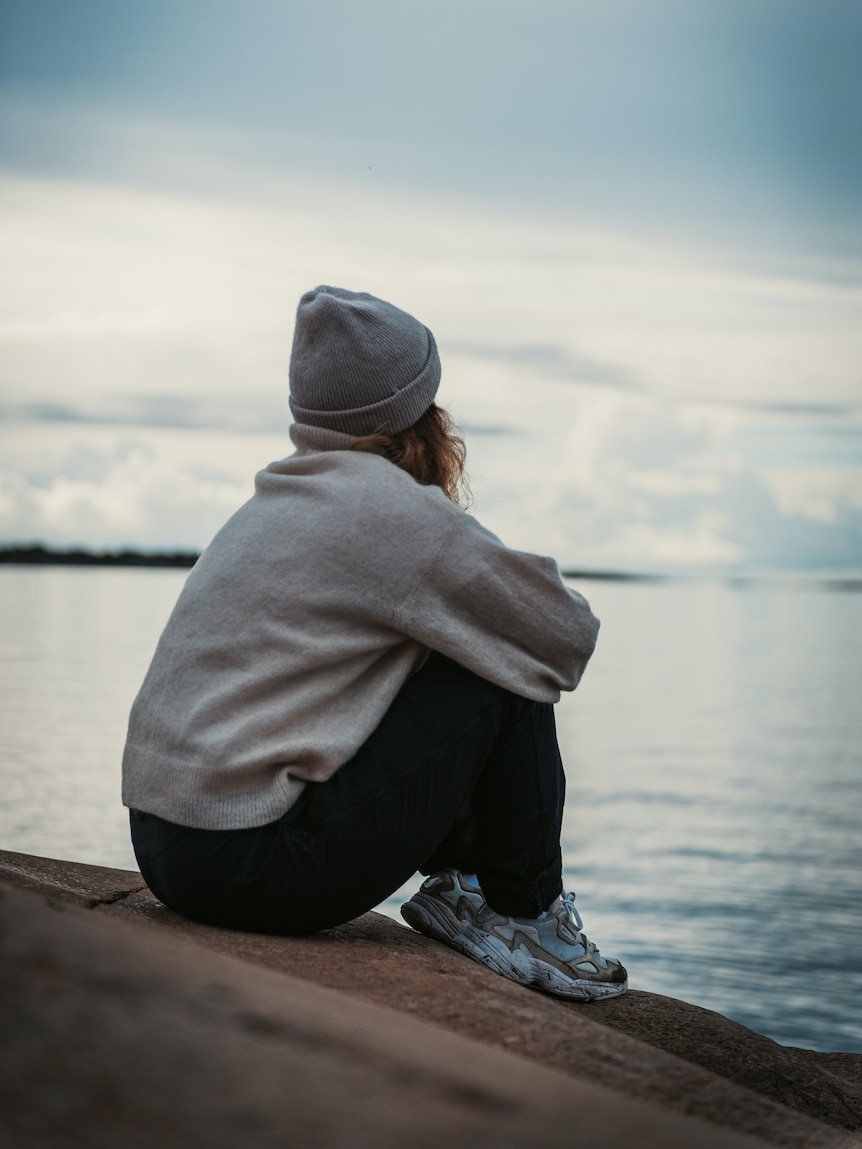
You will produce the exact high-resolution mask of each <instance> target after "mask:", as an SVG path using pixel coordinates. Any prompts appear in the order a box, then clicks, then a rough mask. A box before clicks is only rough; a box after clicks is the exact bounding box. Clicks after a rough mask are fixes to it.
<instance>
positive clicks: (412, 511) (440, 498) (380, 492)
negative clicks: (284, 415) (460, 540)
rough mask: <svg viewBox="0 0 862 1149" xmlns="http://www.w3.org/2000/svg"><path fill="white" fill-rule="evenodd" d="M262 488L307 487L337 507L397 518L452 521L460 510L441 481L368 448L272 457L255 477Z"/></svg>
mask: <svg viewBox="0 0 862 1149" xmlns="http://www.w3.org/2000/svg"><path fill="white" fill-rule="evenodd" d="M255 485H256V488H257V491H258V493H260V494H276V495H277V494H283V495H285V496H286V495H288V494H289V493H294V492H297V491H298V490H299V489H300V488H302V487H306V486H307V487H308V488H309V493H310V491H311V489H312V488H313V489H314V490H316V491H317V493H318V494H319V495H320V496H321V497H322V498H323V499H324V500H325V501H327V502H330V503H332V504H335V505H337V506H338V507H339V508H340V513H342V514H351V513H356V514H357V515H361V516H362V517H363V518H366V517H368V516H369V515H376V516H378V517H379V516H385V517H386V518H388V519H389V521H390V522H391V523H397V522H398V521H413V522H415V521H417V520H434V521H437V520H446V521H450V522H451V521H453V520H454V519H456V518H457V517H458V516H462V515H463V514H464V512H463V511H462V510H461V508H460V507H458V506H457V505H456V504H455V503H453V502H452V501H451V500H450V499H448V498H447V497H446V495H444V494H443V492H442V490H441V489H440V488H439V487H435V486H424V485H422V484H421V483H417V481H416V480H415V479H414V478H413V476H412V475H410V474H408V472H407V471H404V470H402V469H401V468H400V467H398V466H396V464H395V463H392V462H390V461H389V460H388V459H384V458H383V457H382V456H380V455H375V454H373V453H372V452H369V451H348V450H344V451H319V452H313V453H299V452H298V453H297V454H295V455H290V456H288V457H287V458H286V459H280V460H277V461H276V462H274V463H270V464H269V465H268V466H267V467H265V468H264V469H263V470H262V471H260V472H259V473H258V475H257V477H256V481H255Z"/></svg>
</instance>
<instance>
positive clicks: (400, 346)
mask: <svg viewBox="0 0 862 1149" xmlns="http://www.w3.org/2000/svg"><path fill="white" fill-rule="evenodd" d="M439 384H440V357H439V355H438V354H437V344H436V343H435V342H434V336H433V335H432V334H431V332H430V331H429V330H428V328H427V327H424V326H423V325H422V324H421V323H420V322H419V321H418V319H414V318H413V316H412V315H408V314H407V312H406V311H401V310H400V309H399V308H397V307H393V306H392V304H391V303H386V302H384V300H382V299H377V298H376V297H375V296H373V295H368V294H367V293H366V292H364V291H345V290H344V288H341V287H315V288H314V289H313V290H312V291H307V292H306V293H305V295H303V297H302V299H300V301H299V307H298V308H297V310H296V329H295V331H294V335H293V352H292V354H291V357H290V409H291V411H292V412H293V417H294V419H296V421H297V423H305V424H307V425H310V426H312V427H324V428H326V429H327V430H330V431H341V432H343V433H344V434H346V435H369V434H371V433H372V432H373V431H376V430H378V429H379V428H380V427H381V426H385V428H386V430H387V432H388V433H389V434H390V435H395V434H397V433H398V432H399V431H403V430H405V428H407V427H410V426H412V425H413V423H415V422H416V420H417V419H418V418H419V417H420V416H421V415H424V414H425V412H426V411H427V410H428V408H429V407H430V406H431V404H432V403H433V402H434V396H435V395H436V394H437V388H438V386H439Z"/></svg>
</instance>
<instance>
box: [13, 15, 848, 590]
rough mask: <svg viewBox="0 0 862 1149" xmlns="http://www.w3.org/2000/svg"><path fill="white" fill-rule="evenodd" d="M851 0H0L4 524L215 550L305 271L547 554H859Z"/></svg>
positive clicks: (274, 392)
mask: <svg viewBox="0 0 862 1149" xmlns="http://www.w3.org/2000/svg"><path fill="white" fill-rule="evenodd" d="M860 49H862V7H860V5H858V4H857V3H855V0H819V2H807V0H806V2H800V0H744V2H743V0H699V2H698V3H697V4H692V3H690V0H604V2H603V3H601V4H596V3H586V2H582V0H531V2H530V3H527V2H526V0H521V2H519V3H514V2H509V0H494V2H493V3H492V2H491V0H460V2H458V3H455V2H449V0H427V2H426V3H422V4H419V3H414V2H413V0H400V2H397V3H396V2H389V0H369V2H364V0H352V2H348V0H319V2H317V3H315V4H313V5H309V4H300V3H298V2H294V0H280V2H276V0H146V2H143V0H129V2H128V3H123V4H117V3H116V2H115V0H0V203H2V218H0V544H3V543H6V544H8V543H18V542H45V543H49V544H52V545H55V546H71V545H84V546H90V547H99V548H101V547H109V548H115V547H121V546H134V547H139V548H143V549H163V548H169V549H174V548H183V549H196V548H199V547H202V546H205V545H206V543H207V541H208V540H209V538H210V537H211V536H212V534H213V533H214V532H215V530H217V529H218V527H219V526H220V525H221V523H222V522H223V521H224V519H225V518H226V517H227V516H228V515H229V514H230V513H231V512H232V511H233V510H234V509H236V507H237V506H239V505H240V504H241V503H242V502H243V501H244V500H245V499H246V498H247V497H248V496H249V495H250V493H251V490H252V483H253V476H254V473H255V471H257V470H258V469H260V468H261V467H262V466H265V465H266V463H267V462H269V461H270V460H272V459H276V458H280V457H283V456H284V455H286V454H288V453H289V452H290V450H291V446H290V442H289V438H288V435H287V428H288V426H289V422H290V418H289V414H288V409H287V364H288V359H289V352H290V343H291V338H292V328H293V315H294V311H295V307H296V302H297V300H298V298H299V296H300V295H301V294H302V292H303V291H305V290H307V289H308V288H309V287H311V286H313V285H314V284H317V283H334V284H336V285H339V286H344V287H350V288H353V289H354V290H367V291H371V292H373V293H374V294H377V295H380V296H382V297H383V298H386V299H389V300H391V301H392V302H394V303H396V304H397V305H398V306H400V307H403V308H405V309H407V310H409V311H411V312H413V313H414V314H415V315H417V316H418V317H419V318H420V319H421V320H422V321H423V322H424V323H426V324H427V325H428V326H429V327H431V329H432V330H433V331H434V333H435V335H436V337H437V342H438V345H439V347H440V353H441V359H442V362H443V382H442V385H441V392H440V399H441V401H442V402H443V403H444V404H445V405H447V406H448V407H449V408H450V409H451V410H452V413H453V414H454V416H455V418H456V420H457V421H458V422H459V423H460V425H461V426H462V427H463V429H464V431H465V435H466V438H467V443H468V453H469V454H468V461H469V468H470V473H471V478H472V486H473V490H474V495H475V501H474V504H473V507H472V512H473V513H475V514H477V515H478V516H479V517H480V518H481V519H482V521H483V522H485V523H486V524H487V525H488V526H489V527H491V529H493V530H494V531H496V532H497V533H498V534H500V535H501V536H502V537H503V538H504V540H505V541H506V542H508V543H509V544H510V545H512V546H517V547H522V548H524V549H528V550H531V551H537V552H540V553H545V554H553V555H554V556H555V557H557V559H558V560H559V561H560V563H561V565H563V566H564V567H576V568H578V569H600V570H601V569H612V570H623V571H632V572H637V571H668V572H691V573H715V572H719V573H743V574H749V573H798V572H808V573H831V572H845V573H846V572H848V571H853V572H855V573H860V572H862V368H860V364H862V148H860V147H859V140H860V139H862V78H860V69H859V68H858V59H859V53H860Z"/></svg>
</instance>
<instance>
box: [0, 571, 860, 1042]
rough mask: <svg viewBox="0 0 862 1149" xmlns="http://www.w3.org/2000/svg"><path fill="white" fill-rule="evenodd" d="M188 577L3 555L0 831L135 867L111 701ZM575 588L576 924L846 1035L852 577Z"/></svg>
mask: <svg viewBox="0 0 862 1149" xmlns="http://www.w3.org/2000/svg"><path fill="white" fill-rule="evenodd" d="M184 577H185V573H184V572H177V571H169V570H118V569H94V568H79V569H76V568H69V567H45V568H35V569H34V568H24V567H5V568H0V635H2V639H0V641H2V665H3V682H2V694H0V720H2V728H3V739H2V758H0V783H2V792H3V801H2V807H0V847H2V848H5V849H10V850H21V851H26V852H29V853H34V854H41V855H45V856H49V857H55V858H68V859H74V860H78V861H84V862H92V863H98V864H102V865H108V866H118V867H123V868H134V867H135V862H134V857H133V854H132V852H131V848H130V846H129V843H128V833H127V823H126V815H125V811H124V810H123V809H122V807H121V806H120V803H119V763H120V756H121V752H122V746H123V739H124V734H125V723H126V716H127V713H128V709H129V705H130V703H131V701H132V699H133V697H134V694H135V692H136V690H137V688H138V685H139V683H140V681H141V679H142V677H143V674H144V672H145V670H146V667H147V664H148V661H149V658H150V655H151V653H152V650H153V647H154V645H155V642H156V639H157V637H158V634H159V632H160V630H161V627H162V626H163V624H164V622H165V619H166V618H167V615H168V613H169V611H170V608H171V606H172V604H173V602H174V600H175V598H176V596H177V593H178V592H179V589H180V586H181V585H182V581H183V579H184ZM581 589H582V590H583V591H584V592H585V593H586V594H587V597H588V598H589V599H590V601H591V602H592V604H593V607H594V609H595V611H596V613H597V614H598V615H599V616H600V618H601V619H602V632H601V636H600V641H599V647H598V650H597V652H596V655H595V657H594V659H593V662H592V663H591V665H590V667H589V670H588V672H587V674H586V677H585V678H584V681H583V683H582V685H581V687H580V688H579V689H578V690H577V692H576V693H575V694H574V695H572V696H569V697H566V698H564V700H563V701H562V702H561V703H560V705H559V707H558V708H557V716H558V726H559V733H560V742H561V746H562V749H563V757H564V760H565V761H566V765H567V774H568V780H569V786H568V802H567V809H566V822H565V828H564V836H565V843H564V846H565V858H566V880H567V883H568V885H569V887H570V888H572V889H574V890H576V891H577V895H578V904H579V906H580V908H581V913H582V915H583V917H584V922H585V927H586V929H587V931H588V933H589V935H590V936H591V937H592V938H593V939H594V940H595V941H596V942H597V943H598V944H599V945H600V947H601V948H602V949H603V950H604V951H605V952H606V953H609V954H611V955H614V956H618V957H620V958H622V959H623V960H624V961H625V963H626V965H627V966H628V967H629V970H630V974H631V984H632V985H633V986H634V987H637V988H640V989H648V990H653V991H656V992H659V993H665V994H670V995H672V996H674V997H679V998H683V999H684V1000H686V1001H691V1002H696V1003H697V1004H699V1005H703V1006H707V1007H709V1008H712V1009H716V1010H719V1011H720V1012H722V1013H724V1014H726V1015H727V1016H729V1017H732V1018H735V1019H736V1020H738V1021H741V1022H743V1023H744V1024H745V1025H748V1026H750V1027H751V1028H753V1029H755V1030H758V1031H760V1032H761V1033H764V1034H767V1035H768V1036H770V1037H773V1038H775V1039H776V1040H777V1041H781V1042H784V1043H787V1044H793V1045H802V1046H807V1047H810V1048H812V1049H821V1050H853V1051H857V1052H862V833H860V822H862V769H860V766H862V702H860V699H862V594H855V593H846V592H842V591H840V590H837V589H831V590H830V589H805V588H801V587H799V586H798V585H786V586H780V585H776V584H749V585H748V586H739V585H733V586H732V585H728V584H723V583H719V582H715V583H710V582H691V583H686V582H672V583H661V584H643V583H610V582H594V583H584V584H582V585H581ZM417 884H418V882H414V883H413V884H412V885H410V886H408V887H405V890H404V891H403V894H402V895H400V896H398V897H393V898H392V899H390V900H389V901H388V902H387V903H386V904H385V905H384V906H382V907H380V908H381V909H382V910H383V911H384V912H386V913H389V914H391V915H392V916H397V908H398V905H399V904H400V898H401V896H403V895H404V894H406V895H409V893H411V892H412V890H413V889H414V888H415V886H416V885H417Z"/></svg>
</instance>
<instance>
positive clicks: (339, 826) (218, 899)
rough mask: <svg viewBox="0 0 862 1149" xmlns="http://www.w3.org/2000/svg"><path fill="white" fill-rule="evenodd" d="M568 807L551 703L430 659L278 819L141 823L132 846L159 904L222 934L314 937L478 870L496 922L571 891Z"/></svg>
mask: <svg viewBox="0 0 862 1149" xmlns="http://www.w3.org/2000/svg"><path fill="white" fill-rule="evenodd" d="M564 797H565V777H564V774H563V767H562V762H561V760H560V752H559V749H558V746H557V738H556V729H555V725H554V711H553V706H551V705H550V704H547V703H539V702H531V701H529V700H528V699H525V698H521V697H519V696H517V695H515V694H511V693H510V692H509V691H507V690H503V689H502V688H501V687H499V686H495V685H494V684H493V683H490V682H487V681H486V680H485V679H482V678H479V677H478V676H477V675H475V674H472V673H471V672H470V671H468V670H465V669H464V668H463V667H462V666H459V665H458V664H457V663H454V662H452V661H451V660H449V659H447V658H444V657H443V656H441V655H437V654H433V655H431V656H430V657H429V658H428V660H427V661H426V663H425V664H424V666H423V667H422V669H421V670H420V671H418V672H417V673H416V674H414V675H413V676H412V677H411V678H410V679H409V680H408V681H407V683H406V684H405V685H404V687H403V688H402V690H401V692H400V693H399V694H398V696H397V697H396V699H395V701H394V702H393V704H392V706H391V707H390V708H389V710H388V711H387V713H386V715H385V716H384V718H383V720H382V721H381V723H380V725H379V726H378V727H377V729H376V730H375V731H374V733H373V734H372V735H371V737H370V738H369V739H368V741H367V742H366V743H365V744H364V745H363V746H362V747H361V748H360V749H359V750H358V751H357V752H356V754H355V755H354V756H353V757H352V758H351V759H350V760H349V761H348V762H346V763H345V764H344V765H343V766H342V767H341V768H340V769H339V770H337V771H336V773H335V774H334V775H333V776H332V777H331V778H330V779H329V780H328V781H326V782H318V783H315V782H310V783H308V784H307V786H306V787H305V790H304V791H303V793H302V795H301V797H300V798H299V800H298V801H297V802H296V803H295V804H294V805H293V806H292V807H291V809H290V810H288V812H287V813H286V814H285V815H284V816H283V817H282V818H280V819H279V820H278V821H276V822H270V823H268V824H267V825H264V826H257V827H254V828H252V829H247V830H197V829H193V828H190V827H186V826H177V825H174V824H173V823H171V822H167V821H165V820H164V819H162V818H158V817H156V816H155V815H153V814H145V813H142V812H140V811H137V810H132V811H131V829H132V842H133V844H134V848H135V854H136V856H137V859H138V864H139V865H140V867H141V873H142V874H143V876H144V879H145V881H146V882H147V885H148V886H149V887H150V889H151V890H152V891H153V893H154V894H155V895H156V896H157V897H158V898H159V899H160V900H161V901H163V902H164V903H165V904H166V905H168V906H170V907H172V908H173V909H175V910H177V911H179V912H180V913H182V914H184V915H186V916H187V917H190V918H193V919H195V920H197V921H202V922H208V923H210V924H213V925H219V926H228V927H232V928H235V929H243V930H252V931H255V932H262V933H279V934H304V933H313V932H314V931H316V930H320V929H325V928H327V927H330V926H335V925H339V924H341V923H342V922H345V921H349V920H350V919H351V918H354V917H357V916H358V915H359V914H361V913H364V912H365V911H367V910H369V909H371V908H373V907H374V906H376V905H378V904H379V903H380V902H381V901H383V900H384V899H385V898H386V897H388V896H389V895H390V894H391V893H392V892H393V891H394V890H396V889H398V887H399V886H400V885H402V884H403V883H404V882H406V881H407V880H408V879H409V878H410V877H411V876H412V875H413V874H414V873H415V872H416V871H417V870H421V871H422V872H424V873H433V872H434V871H435V870H438V869H443V868H444V867H445V866H455V867H457V868H459V869H461V870H465V871H466V872H468V873H476V874H477V875H478V877H479V881H480V883H481V885H482V889H483V891H484V894H485V897H486V898H487V900H488V902H489V903H490V904H491V905H492V906H493V907H494V909H496V910H497V911H498V912H499V913H504V914H514V915H519V916H525V917H536V916H537V915H538V914H539V913H541V912H542V910H545V909H547V908H548V906H549V905H550V903H551V902H552V901H553V900H554V898H555V897H556V896H557V895H558V894H559V893H560V891H561V889H562V860H561V855H560V829H561V822H562V813H563V802H564Z"/></svg>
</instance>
